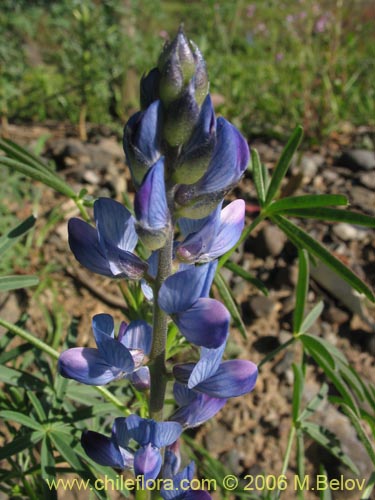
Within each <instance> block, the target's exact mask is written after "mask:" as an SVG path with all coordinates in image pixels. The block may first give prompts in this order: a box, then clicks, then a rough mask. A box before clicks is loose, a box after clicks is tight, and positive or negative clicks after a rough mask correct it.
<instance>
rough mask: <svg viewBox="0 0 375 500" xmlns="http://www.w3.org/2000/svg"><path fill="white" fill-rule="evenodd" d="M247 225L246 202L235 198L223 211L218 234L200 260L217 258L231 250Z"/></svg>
mask: <svg viewBox="0 0 375 500" xmlns="http://www.w3.org/2000/svg"><path fill="white" fill-rule="evenodd" d="M244 225H245V202H244V201H243V200H235V201H233V202H232V203H230V204H229V205H227V206H226V207H225V208H224V209H223V210H222V211H221V217H220V225H219V227H218V231H217V235H216V237H215V239H214V240H213V242H212V245H211V247H210V249H209V251H208V253H207V254H206V255H204V254H203V255H201V257H200V259H199V262H205V261H206V260H207V259H216V258H217V257H220V256H221V255H224V254H225V252H227V251H228V250H230V249H231V248H232V247H233V246H234V245H235V244H236V243H237V241H238V240H239V239H240V237H241V233H242V230H243V228H244Z"/></svg>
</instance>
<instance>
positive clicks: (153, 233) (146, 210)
mask: <svg viewBox="0 0 375 500" xmlns="http://www.w3.org/2000/svg"><path fill="white" fill-rule="evenodd" d="M134 210H135V215H136V218H137V225H136V230H137V233H138V235H139V237H140V239H141V240H142V242H143V243H144V245H145V246H146V247H147V248H148V249H150V250H157V249H159V248H161V247H162V246H164V244H165V240H166V237H167V234H168V229H169V219H170V216H169V210H168V205H167V197H166V192H165V181H164V158H160V160H159V161H158V162H157V163H155V165H153V166H152V167H151V168H150V170H149V171H148V172H147V174H146V176H145V178H144V180H143V182H142V185H141V187H140V188H139V190H138V192H137V194H136V195H135V200H134Z"/></svg>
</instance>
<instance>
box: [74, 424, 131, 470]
mask: <svg viewBox="0 0 375 500" xmlns="http://www.w3.org/2000/svg"><path fill="white" fill-rule="evenodd" d="M81 444H82V448H83V449H84V450H85V452H86V454H87V455H88V456H89V457H90V458H91V459H92V460H94V461H95V462H96V463H98V464H100V465H105V466H108V467H115V468H116V469H125V467H127V466H128V465H129V464H126V463H125V460H124V457H123V454H122V453H121V451H120V448H119V446H118V445H117V444H116V443H115V442H114V441H113V440H112V439H110V438H108V437H106V436H103V435H102V434H99V433H98V432H94V431H84V432H83V434H82V437H81Z"/></svg>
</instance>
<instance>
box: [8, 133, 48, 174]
mask: <svg viewBox="0 0 375 500" xmlns="http://www.w3.org/2000/svg"><path fill="white" fill-rule="evenodd" d="M0 149H1V150H3V151H4V153H6V154H7V156H9V157H10V158H13V159H14V160H18V161H20V162H23V163H26V164H27V165H30V166H31V167H34V168H36V169H38V170H41V171H47V172H51V171H52V169H51V167H49V166H48V165H46V164H45V163H44V162H43V161H42V160H41V159H40V158H38V157H37V156H35V155H34V154H33V153H31V152H30V151H27V150H26V149H24V148H22V147H21V146H19V145H18V144H16V143H15V142H13V141H11V140H9V139H0Z"/></svg>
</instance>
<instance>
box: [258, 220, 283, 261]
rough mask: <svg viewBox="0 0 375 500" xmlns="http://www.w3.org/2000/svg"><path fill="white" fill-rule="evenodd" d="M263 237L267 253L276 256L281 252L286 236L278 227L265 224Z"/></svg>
mask: <svg viewBox="0 0 375 500" xmlns="http://www.w3.org/2000/svg"><path fill="white" fill-rule="evenodd" d="M263 239H264V245H265V247H266V250H268V253H270V254H271V255H272V256H273V257H277V256H278V255H280V253H281V252H282V250H283V248H284V245H285V242H286V239H287V238H286V236H285V234H284V233H283V232H282V231H281V230H280V229H279V228H278V227H276V226H266V227H265V228H264V229H263Z"/></svg>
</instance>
